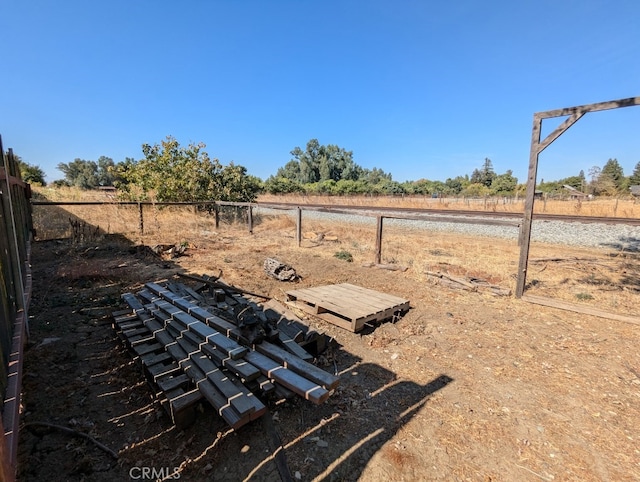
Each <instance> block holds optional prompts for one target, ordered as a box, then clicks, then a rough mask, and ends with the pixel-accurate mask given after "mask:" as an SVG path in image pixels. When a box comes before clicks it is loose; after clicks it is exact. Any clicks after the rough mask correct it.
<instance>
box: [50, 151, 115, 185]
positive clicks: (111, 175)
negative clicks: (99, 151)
mask: <svg viewBox="0 0 640 482" xmlns="http://www.w3.org/2000/svg"><path fill="white" fill-rule="evenodd" d="M58 170H59V171H60V172H62V174H64V184H67V185H68V186H75V187H79V188H81V189H94V188H96V187H99V186H113V185H114V181H116V179H117V171H116V164H115V162H114V161H113V159H111V158H110V157H106V156H100V157H99V158H98V161H97V162H96V161H87V160H84V159H79V158H76V159H74V160H73V161H72V162H69V163H65V162H61V163H60V164H58Z"/></svg>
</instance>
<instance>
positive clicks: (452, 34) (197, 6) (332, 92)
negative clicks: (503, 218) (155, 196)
mask: <svg viewBox="0 0 640 482" xmlns="http://www.w3.org/2000/svg"><path fill="white" fill-rule="evenodd" d="M0 19H1V24H0V72H1V75H0V112H1V115H0V135H2V139H3V143H4V147H5V149H6V148H8V147H12V148H13V150H14V152H15V153H16V154H18V155H20V156H21V157H22V158H23V159H24V160H25V161H26V162H29V163H30V164H36V165H39V166H40V167H41V168H42V169H43V170H44V171H45V172H46V174H47V181H49V182H50V181H53V180H55V179H60V178H62V174H61V173H60V172H59V171H58V170H57V169H56V166H57V165H58V164H59V163H61V162H65V163H68V162H71V161H73V160H74V159H75V158H81V159H85V160H97V159H98V157H99V156H101V155H105V156H109V157H111V158H113V159H114V160H115V161H116V162H118V161H122V160H124V158H125V157H133V158H135V159H140V158H141V157H142V151H141V148H140V147H141V145H142V144H143V143H150V144H154V143H159V142H160V141H161V140H162V139H164V138H165V137H166V136H167V135H171V136H173V137H175V138H176V139H177V140H178V141H179V142H180V143H181V144H183V145H187V144H189V143H190V142H204V143H205V144H206V145H207V148H206V151H207V152H208V153H209V155H210V156H211V157H216V158H218V159H219V160H220V162H222V164H225V165H226V164H228V163H229V162H231V161H233V162H235V163H236V164H240V165H243V166H245V167H246V168H247V170H248V172H249V174H252V175H255V176H258V177H260V178H262V179H266V178H267V177H269V176H270V175H272V174H275V173H276V171H277V169H278V168H279V167H281V166H283V165H284V164H286V162H288V161H289V160H290V159H291V156H290V151H291V150H292V149H293V148H294V147H296V146H300V147H302V148H304V147H305V145H306V143H307V141H308V140H309V139H312V138H317V139H318V140H319V141H320V143H321V144H337V145H339V146H340V147H343V148H345V149H347V150H351V151H353V156H354V161H355V162H356V163H357V164H359V165H361V166H363V167H366V168H373V167H378V168H381V169H383V170H384V171H386V172H390V173H391V174H392V175H393V179H394V180H397V181H401V182H402V181H406V180H417V179H420V178H427V179H439V180H445V179H446V178H447V177H455V176H456V175H464V174H470V173H471V172H472V171H473V169H474V168H480V167H481V166H482V163H483V160H484V159H485V158H486V157H488V158H490V159H491V160H492V161H493V165H494V168H495V170H496V172H498V173H502V172H504V171H506V170H507V169H512V170H513V171H514V174H515V175H516V176H517V177H518V178H519V180H520V182H524V181H525V177H526V170H527V164H528V156H529V146H530V139H531V134H530V132H531V124H532V115H533V113H534V112H538V111H544V110H550V109H557V108H562V107H570V106H575V105H582V104H588V103H593V102H602V101H607V100H614V99H619V98H625V97H634V96H640V1H638V0H539V1H529V0H522V1H513V0H509V1H507V0H504V1H492V0H487V1H482V2H480V1H475V0H458V1H452V2H444V1H440V2H436V1H429V0H415V1H411V0H399V1H390V0H387V1H378V0H358V1H355V0H318V1H311V0H307V1H305V0H295V1H294V0H271V1H267V0H244V1H231V0H225V1H214V0H210V1H206V0H185V1H175V0H174V1H161V0H155V1H151V0H135V1H131V0H126V1H125V0H109V1H86V0H84V1H77V0H64V1H61V2H52V1H44V0H21V1H9V0H0ZM547 124H549V125H547ZM545 126H546V127H545V131H550V130H551V129H552V128H553V127H555V124H552V123H551V122H549V121H548V122H547V123H545ZM639 133H640V107H630V108H625V109H618V110H615V111H607V112H599V113H591V114H587V115H586V116H585V117H584V118H583V119H581V120H580V121H579V122H578V123H577V124H576V125H574V126H573V127H572V128H571V129H570V130H569V131H568V132H567V133H566V134H565V135H564V136H562V137H561V138H560V139H559V140H558V141H556V143H554V144H553V145H552V146H551V147H550V148H549V149H548V150H547V151H545V153H543V155H542V156H541V166H540V170H539V179H540V177H542V178H544V179H547V180H551V179H558V178H561V177H566V176H569V175H576V174H577V173H578V172H579V171H580V170H581V169H583V170H584V171H585V173H587V171H588V169H589V168H590V167H591V166H594V165H599V166H602V165H604V163H605V162H606V161H607V159H609V158H610V157H615V158H617V159H618V161H619V162H620V164H621V165H622V167H623V168H624V170H625V174H627V175H628V174H630V173H631V171H632V169H633V167H634V166H635V164H636V163H637V162H638V161H640V143H639V142H638V137H639Z"/></svg>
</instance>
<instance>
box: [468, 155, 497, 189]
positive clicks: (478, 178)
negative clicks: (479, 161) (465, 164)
mask: <svg viewBox="0 0 640 482" xmlns="http://www.w3.org/2000/svg"><path fill="white" fill-rule="evenodd" d="M495 177H496V173H495V171H494V170H493V163H492V162H491V159H489V158H488V157H486V158H485V159H484V164H483V165H482V169H474V170H473V173H472V174H471V179H470V183H471V184H483V185H484V186H486V187H491V183H492V182H493V180H494V179H495Z"/></svg>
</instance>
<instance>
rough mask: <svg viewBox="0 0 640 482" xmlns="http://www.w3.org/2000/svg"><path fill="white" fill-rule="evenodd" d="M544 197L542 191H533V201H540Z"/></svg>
mask: <svg viewBox="0 0 640 482" xmlns="http://www.w3.org/2000/svg"><path fill="white" fill-rule="evenodd" d="M543 197H544V191H538V190H535V191H533V199H542V198H543Z"/></svg>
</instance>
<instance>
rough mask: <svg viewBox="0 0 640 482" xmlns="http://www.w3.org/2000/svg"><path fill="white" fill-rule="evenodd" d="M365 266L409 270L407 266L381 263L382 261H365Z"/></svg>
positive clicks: (363, 265)
mask: <svg viewBox="0 0 640 482" xmlns="http://www.w3.org/2000/svg"><path fill="white" fill-rule="evenodd" d="M362 267H363V268H378V269H388V270H389V271H403V272H404V271H407V269H409V268H407V267H406V266H400V265H398V264H380V263H363V264H362Z"/></svg>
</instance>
